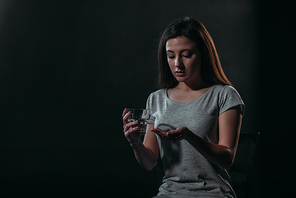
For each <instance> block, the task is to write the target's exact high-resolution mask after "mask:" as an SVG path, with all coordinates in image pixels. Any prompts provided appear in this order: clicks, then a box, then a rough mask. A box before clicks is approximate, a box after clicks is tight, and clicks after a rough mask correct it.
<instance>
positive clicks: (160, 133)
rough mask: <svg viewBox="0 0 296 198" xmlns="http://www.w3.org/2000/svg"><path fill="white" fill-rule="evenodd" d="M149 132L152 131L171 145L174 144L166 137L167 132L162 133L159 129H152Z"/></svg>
mask: <svg viewBox="0 0 296 198" xmlns="http://www.w3.org/2000/svg"><path fill="white" fill-rule="evenodd" d="M151 131H153V132H154V133H156V134H158V135H159V136H160V137H162V138H164V139H166V140H168V141H169V142H171V143H174V142H175V141H174V140H173V139H171V138H169V137H168V136H167V132H164V131H162V130H161V129H158V128H155V129H152V130H151Z"/></svg>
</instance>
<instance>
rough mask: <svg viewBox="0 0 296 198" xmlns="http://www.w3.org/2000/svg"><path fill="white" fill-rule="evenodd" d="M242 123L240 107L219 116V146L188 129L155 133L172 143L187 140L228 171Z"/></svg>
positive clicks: (181, 128) (157, 130) (182, 128)
mask: <svg viewBox="0 0 296 198" xmlns="http://www.w3.org/2000/svg"><path fill="white" fill-rule="evenodd" d="M241 122H242V114H241V111H240V107H239V106H236V107H234V108H231V109H229V110H228V111H226V112H224V113H222V114H221V115H220V116H219V142H218V144H214V143H211V142H208V141H207V140H204V139H202V138H201V137H199V136H197V135H195V134H194V133H192V132H191V131H190V130H189V129H188V128H187V127H180V128H178V129H176V130H174V131H169V132H163V131H161V130H160V129H153V131H154V132H156V133H157V134H159V135H161V136H162V137H164V136H165V137H166V138H170V140H171V141H172V142H175V141H178V140H180V139H185V140H187V141H188V142H189V143H190V144H191V145H192V146H193V147H194V148H195V149H196V150H198V151H199V152H200V153H201V154H202V155H203V156H204V157H205V158H207V159H208V160H209V161H211V162H213V163H215V164H217V165H219V166H221V167H222V168H225V169H227V168H230V167H231V165H232V163H233V161H234V158H235V153H236V149H237V144H238V139H239V133H240V128H241Z"/></svg>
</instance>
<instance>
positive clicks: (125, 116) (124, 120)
mask: <svg viewBox="0 0 296 198" xmlns="http://www.w3.org/2000/svg"><path fill="white" fill-rule="evenodd" d="M131 114H132V113H131V112H130V111H129V112H127V113H126V114H125V115H124V116H123V124H124V125H126V124H127V123H128V118H129V117H130V115H131Z"/></svg>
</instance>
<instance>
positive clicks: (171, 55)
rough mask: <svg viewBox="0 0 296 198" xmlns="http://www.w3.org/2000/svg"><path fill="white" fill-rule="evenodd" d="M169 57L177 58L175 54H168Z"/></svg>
mask: <svg viewBox="0 0 296 198" xmlns="http://www.w3.org/2000/svg"><path fill="white" fill-rule="evenodd" d="M167 56H168V58H170V59H172V58H175V56H174V55H173V54H167Z"/></svg>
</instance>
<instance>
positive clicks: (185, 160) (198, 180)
mask: <svg viewBox="0 0 296 198" xmlns="http://www.w3.org/2000/svg"><path fill="white" fill-rule="evenodd" d="M237 105H240V106H241V108H242V111H244V103H243V101H242V99H241V97H240V95H239V94H238V92H237V91H236V90H235V89H234V88H233V87H232V86H229V85H213V86H212V87H211V88H210V89H209V90H208V91H207V92H206V93H205V94H203V95H202V96H201V97H199V98H197V99H195V100H193V101H190V102H185V103H179V102H175V101H172V100H171V99H169V98H168V96H167V89H160V90H158V91H156V92H153V93H151V94H150V96H149V98H148V100H147V105H146V106H147V107H146V108H148V109H150V110H151V111H152V117H151V120H150V121H149V122H148V123H150V124H154V127H155V128H160V129H162V130H164V131H169V130H175V129H176V128H178V127H181V126H186V127H187V128H188V129H189V130H191V131H192V132H193V133H195V134H196V135H198V136H200V137H201V138H203V139H205V140H207V141H209V142H212V143H215V144H217V143H218V140H219V137H218V128H217V126H218V116H219V115H220V114H221V113H223V112H225V111H227V110H228V109H229V108H231V107H235V106H237ZM157 141H158V145H159V149H160V157H161V159H162V161H163V165H164V172H165V175H164V177H163V184H162V185H161V186H160V187H159V193H158V196H167V197H170V198H175V197H182V198H186V197H213V198H214V197H215V198H219V197H236V195H235V193H234V190H233V189H232V187H231V185H230V183H231V181H230V177H229V175H228V173H227V171H226V170H225V169H223V168H221V167H220V166H218V165H216V164H214V163H212V162H210V161H208V160H207V159H206V158H205V157H204V156H202V155H201V154H200V153H199V152H198V151H197V150H196V149H195V148H194V147H193V146H192V145H190V144H189V143H188V142H187V141H186V140H180V141H178V142H176V143H173V144H172V143H170V142H169V141H167V140H165V139H163V138H161V137H159V136H158V135H157Z"/></svg>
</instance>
